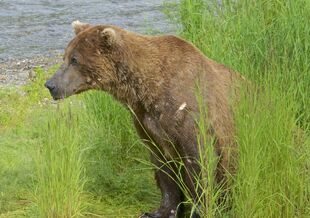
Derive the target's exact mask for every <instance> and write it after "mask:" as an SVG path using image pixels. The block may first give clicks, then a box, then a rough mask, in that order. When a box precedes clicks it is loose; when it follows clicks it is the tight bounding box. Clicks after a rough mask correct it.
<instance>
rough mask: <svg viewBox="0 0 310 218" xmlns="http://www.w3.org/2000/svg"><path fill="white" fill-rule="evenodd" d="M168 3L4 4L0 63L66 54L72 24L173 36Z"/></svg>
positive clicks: (11, 0) (2, 0) (9, 0)
mask: <svg viewBox="0 0 310 218" xmlns="http://www.w3.org/2000/svg"><path fill="white" fill-rule="evenodd" d="M163 1H164V0H110V1H108V0H89V1H83V0H71V1H70V0H61V1H60V0H59V1H58V0H0V27H1V30H0V60H7V59H11V58H14V59H15V58H29V57H32V56H36V55H44V56H49V55H53V54H55V53H59V52H62V51H63V49H64V47H65V46H66V45H67V43H68V41H69V40H70V39H71V38H72V37H73V32H72V28H71V22H72V21H74V20H80V21H82V22H89V23H93V24H99V23H104V24H114V25H118V26H121V27H124V28H127V29H129V30H133V31H138V32H146V31H147V30H149V29H155V30H158V31H160V32H173V26H172V25H171V24H169V22H168V21H167V20H166V18H165V15H164V14H163V13H162V12H161V9H162V4H163Z"/></svg>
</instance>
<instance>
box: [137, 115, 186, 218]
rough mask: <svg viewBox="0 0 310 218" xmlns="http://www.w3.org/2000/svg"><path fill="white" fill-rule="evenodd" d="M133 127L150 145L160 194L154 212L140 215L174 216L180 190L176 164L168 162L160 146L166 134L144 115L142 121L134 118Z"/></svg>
mask: <svg viewBox="0 0 310 218" xmlns="http://www.w3.org/2000/svg"><path fill="white" fill-rule="evenodd" d="M135 127H136V129H137V132H138V134H139V136H140V137H141V138H142V139H143V140H144V142H145V143H146V144H147V145H148V146H149V147H150V150H151V162H152V163H153V164H154V165H155V179H156V182H157V185H158V186H159V188H160V191H161V195H162V199H161V203H160V207H159V208H158V209H157V210H156V211H155V212H152V213H144V214H143V215H142V216H140V217H141V218H175V217H176V215H177V209H178V206H179V204H180V203H181V201H182V192H181V190H180V188H179V186H178V184H177V183H176V182H175V181H177V175H176V172H177V171H176V169H177V166H176V164H171V163H170V164H168V161H167V159H166V157H164V154H163V151H162V146H165V145H166V144H167V142H166V141H165V140H164V139H165V137H166V136H165V134H164V132H163V130H162V129H161V127H160V125H159V124H158V123H157V122H156V121H154V120H153V119H151V118H150V117H145V119H143V121H142V123H141V122H139V121H138V120H136V119H135ZM166 146H167V145H166ZM180 213H182V212H180ZM178 216H179V214H178Z"/></svg>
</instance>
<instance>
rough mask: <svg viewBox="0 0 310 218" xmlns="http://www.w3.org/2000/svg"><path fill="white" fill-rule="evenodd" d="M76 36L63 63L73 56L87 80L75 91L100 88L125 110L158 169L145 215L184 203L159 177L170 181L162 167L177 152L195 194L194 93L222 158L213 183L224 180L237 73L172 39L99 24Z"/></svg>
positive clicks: (231, 165) (229, 166)
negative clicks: (157, 196)
mask: <svg viewBox="0 0 310 218" xmlns="http://www.w3.org/2000/svg"><path fill="white" fill-rule="evenodd" d="M111 29H112V31H107V32H105V30H111ZM76 33H77V35H76V37H75V38H74V39H73V40H72V41H71V42H70V44H69V45H68V47H67V49H66V52H65V56H64V62H65V65H70V60H71V58H72V56H76V57H78V59H79V68H78V70H79V71H80V72H81V73H82V75H83V76H84V77H87V82H86V83H85V84H84V85H83V86H82V87H80V88H79V89H80V90H77V92H81V91H84V90H88V89H99V90H104V91H107V92H109V93H111V94H112V95H113V96H114V97H115V98H116V99H117V100H119V101H120V102H122V103H123V104H125V105H126V106H128V107H130V108H131V109H132V111H133V112H134V116H133V117H134V123H135V127H136V129H137V132H138V134H139V135H140V137H141V138H142V139H144V140H145V141H146V143H148V145H149V146H150V148H151V149H152V151H153V152H152V155H151V159H152V162H153V163H155V164H156V165H157V166H158V167H161V170H157V171H156V173H155V177H156V180H157V182H158V185H159V187H160V189H161V191H162V201H161V206H160V208H159V209H158V210H157V211H156V212H154V213H152V214H149V215H148V216H149V217H169V216H172V215H173V214H174V213H173V212H174V211H175V210H176V207H177V205H178V204H179V203H180V201H181V200H182V195H183V193H182V192H181V190H179V188H178V187H177V185H176V184H175V183H174V182H173V181H172V180H171V178H169V177H167V175H166V174H165V173H163V172H162V171H165V172H166V173H169V174H170V175H171V176H172V177H175V176H174V175H173V174H174V173H173V171H172V170H171V169H168V168H165V167H164V166H163V162H166V161H167V160H170V159H173V158H176V157H177V156H178V154H179V155H180V156H181V157H182V158H185V160H187V161H185V166H186V168H187V170H185V171H184V175H183V176H184V181H185V182H186V185H187V186H188V187H189V189H190V192H191V196H192V197H193V198H194V199H195V198H197V195H199V193H197V190H196V191H195V188H194V184H193V183H194V182H193V181H195V180H194V179H193V175H194V174H200V166H199V164H197V161H196V159H198V148H197V125H196V120H195V119H196V118H198V117H199V107H198V105H197V87H199V93H201V95H202V97H203V99H204V103H205V104H206V105H207V109H208V119H209V120H208V122H209V123H210V128H209V129H208V134H209V135H212V136H213V137H215V138H216V142H215V145H214V146H215V150H216V152H217V154H218V155H219V156H220V162H219V165H218V171H217V175H216V176H217V180H218V182H223V181H224V180H225V178H226V177H225V174H226V172H229V173H232V174H233V173H234V171H235V161H233V159H235V157H236V156H237V152H236V150H237V149H236V143H235V139H234V135H235V127H234V119H233V112H232V108H231V101H232V100H233V96H234V93H235V81H237V80H239V79H240V76H239V75H238V74H237V73H235V72H233V71H232V70H230V69H228V68H226V67H225V66H223V65H221V64H218V63H216V62H215V61H213V60H210V59H208V58H206V57H205V56H204V55H203V54H202V53H201V52H200V51H199V50H198V49H197V48H195V47H194V46H193V45H192V44H191V43H189V42H186V41H185V40H183V39H181V38H178V37H176V36H172V35H166V36H145V35H140V34H137V33H133V32H129V31H126V30H123V29H121V28H118V27H115V26H103V25H99V26H89V25H86V26H84V28H83V26H78V28H76ZM184 103H185V105H186V106H185V107H184V109H180V106H181V105H182V104H183V106H184ZM152 142H154V143H155V144H156V146H154V143H152ZM198 192H199V191H198ZM197 216H198V215H197ZM145 217H147V215H145Z"/></svg>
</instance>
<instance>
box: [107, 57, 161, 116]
mask: <svg viewBox="0 0 310 218" xmlns="http://www.w3.org/2000/svg"><path fill="white" fill-rule="evenodd" d="M116 69H117V72H116V75H117V82H116V86H115V89H114V90H112V92H113V93H112V94H113V95H114V96H115V97H116V98H117V99H118V100H119V101H120V102H122V103H123V104H125V105H127V106H129V107H130V108H132V109H133V110H134V112H136V111H141V110H142V111H145V112H150V111H152V110H153V106H154V105H155V103H156V102H158V99H159V98H160V95H161V94H160V92H161V90H162V86H161V85H162V83H163V81H160V80H163V78H161V79H158V78H156V77H154V75H150V70H149V69H146V68H144V67H143V66H142V67H141V66H138V65H136V64H135V63H130V64H129V63H124V62H118V63H116ZM154 73H155V72H154Z"/></svg>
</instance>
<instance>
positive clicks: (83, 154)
mask: <svg viewBox="0 0 310 218" xmlns="http://www.w3.org/2000/svg"><path fill="white" fill-rule="evenodd" d="M55 68H56V67H55ZM55 68H54V69H51V70H50V71H49V72H44V71H43V70H42V69H37V71H36V72H37V77H36V79H35V80H34V81H32V82H31V83H30V84H29V85H27V86H26V87H23V88H22V89H2V90H1V93H0V101H1V113H0V114H1V117H0V123H1V125H0V127H1V128H0V133H1V137H0V146H1V153H0V161H1V162H0V165H1V167H0V184H1V186H0V217H6V218H7V217H12V218H13V217H14V218H15V217H83V216H86V217H115V216H116V217H136V216H138V214H139V213H140V212H142V211H145V210H149V209H150V208H153V207H154V205H156V203H157V201H158V198H159V193H158V191H157V190H156V188H155V184H154V181H153V175H152V173H151V170H150V169H149V170H148V169H145V168H146V167H145V165H144V164H141V161H143V160H145V159H147V158H148V154H147V152H146V150H144V147H143V146H141V144H140V141H139V140H138V138H137V136H136V134H135V132H134V130H133V128H132V124H131V119H130V114H129V112H128V111H127V110H125V109H124V108H123V107H122V106H121V105H119V104H118V103H116V102H115V101H114V100H113V99H112V98H111V96H108V95H106V94H104V93H99V92H89V93H86V94H84V95H80V96H76V97H72V98H71V99H67V100H65V101H62V102H59V103H52V102H51V101H50V100H49V98H50V97H49V93H48V92H47V90H45V88H44V86H43V84H44V81H45V79H46V78H47V77H48V76H49V75H50V74H52V73H54V71H55ZM4 105H5V106H4ZM141 154H142V155H141Z"/></svg>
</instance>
